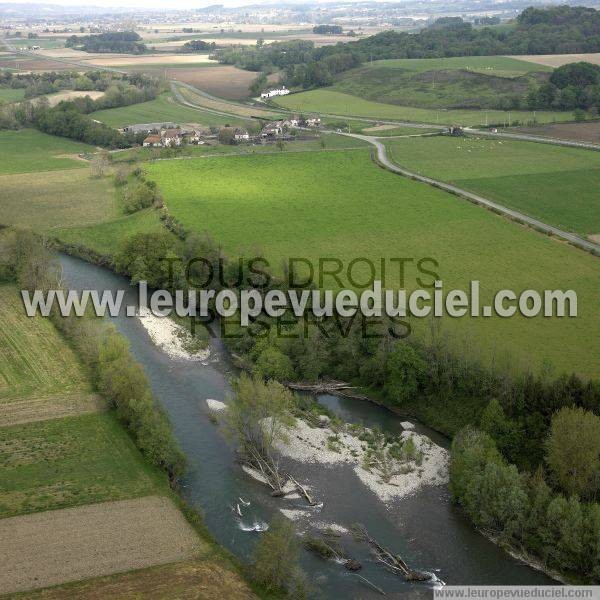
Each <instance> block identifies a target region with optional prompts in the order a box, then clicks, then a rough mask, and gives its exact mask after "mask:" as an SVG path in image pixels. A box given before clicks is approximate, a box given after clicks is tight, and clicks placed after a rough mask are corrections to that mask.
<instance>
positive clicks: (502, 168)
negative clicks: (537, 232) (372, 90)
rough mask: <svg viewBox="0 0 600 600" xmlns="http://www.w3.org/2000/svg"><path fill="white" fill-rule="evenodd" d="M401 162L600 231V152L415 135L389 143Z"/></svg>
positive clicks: (574, 227) (543, 216)
mask: <svg viewBox="0 0 600 600" xmlns="http://www.w3.org/2000/svg"><path fill="white" fill-rule="evenodd" d="M387 146H388V148H389V149H390V154H391V157H392V158H393V159H394V160H395V162H397V163H398V164H399V165H401V166H403V167H406V168H407V169H409V170H412V171H414V172H418V173H420V174H424V175H428V176H430V177H434V178H436V179H440V180H442V181H446V182H448V183H452V184H454V185H457V186H458V187H462V188H465V189H467V190H470V191H473V192H476V193H479V194H481V195H483V196H485V197H487V198H490V199H492V200H495V201H497V202H499V203H500V204H504V205H506V206H509V207H511V208H515V209H517V210H519V211H521V212H524V213H527V214H529V215H531V216H534V217H536V218H538V219H540V220H542V221H545V222H547V223H550V224H552V225H555V226H557V227H560V228H563V229H567V230H570V231H574V232H576V233H579V234H582V235H586V234H596V233H598V232H600V197H599V195H598V189H600V154H599V153H597V152H590V151H588V150H580V149H577V148H567V147H562V146H551V145H549V144H537V143H533V142H519V141H507V140H502V141H497V140H490V139H475V138H471V137H468V138H460V139H456V138H451V137H435V138H411V139H403V140H393V141H389V142H388V143H387Z"/></svg>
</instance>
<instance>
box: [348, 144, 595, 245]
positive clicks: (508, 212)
mask: <svg viewBox="0 0 600 600" xmlns="http://www.w3.org/2000/svg"><path fill="white" fill-rule="evenodd" d="M342 135H346V136H350V137H354V138H357V139H360V140H364V141H366V142H368V143H369V144H372V145H373V146H375V148H376V149H377V160H378V161H379V163H380V164H382V165H383V166H384V167H385V168H386V169H389V170H390V171H393V172H394V173H398V174H399V175H403V176H404V177H409V178H411V179H415V180H417V181H421V182H423V183H427V184H429V185H431V186H434V187H436V188H440V189H442V190H445V191H447V192H450V193H451V194H455V195H456V196H460V197H461V198H465V199H466V200H469V201H470V202H474V203H475V204H479V205H481V206H485V207H487V208H490V209H492V210H493V211H495V212H497V213H500V214H502V215H505V216H507V217H510V218H511V219H515V220H516V221H519V222H520V223H524V224H525V225H529V226H531V227H534V228H535V229H537V230H539V231H543V232H544V233H548V234H551V235H555V236H556V237H559V238H561V239H563V240H566V241H567V242H570V243H571V244H573V245H574V246H577V247H578V248H581V249H583V250H587V251H588V252H591V253H592V254H596V255H599V256H600V245H599V244H595V243H594V242H591V241H589V240H586V239H584V238H582V237H579V236H578V235H576V234H574V233H570V232H568V231H563V230H562V229H559V228H558V227H554V226H553V225H548V224H547V223H544V222H543V221H538V220H537V219H534V218H533V217H530V216H528V215H525V214H523V213H521V212H519V211H517V210H513V209H512V208H507V207H506V206H503V205H502V204H498V203H497V202H493V201H492V200H489V199H488V198H484V197H483V196H480V195H478V194H474V193H472V192H469V191H467V190H463V189H462V188H459V187H456V186H455V185H451V184H449V183H444V182H443V181H438V180H437V179H432V178H431V177H425V176H424V175H419V174H417V173H413V172H411V171H407V170H406V169H403V168H402V167H399V166H398V165H396V164H395V163H393V162H392V161H391V160H390V158H389V157H388V155H387V150H386V147H385V146H384V144H383V143H382V142H380V141H379V140H378V139H377V138H375V137H372V136H369V135H360V134H358V133H343V134H342Z"/></svg>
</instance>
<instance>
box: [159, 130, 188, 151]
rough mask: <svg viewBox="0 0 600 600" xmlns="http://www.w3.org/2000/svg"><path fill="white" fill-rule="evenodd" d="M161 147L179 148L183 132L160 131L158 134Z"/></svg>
mask: <svg viewBox="0 0 600 600" xmlns="http://www.w3.org/2000/svg"><path fill="white" fill-rule="evenodd" d="M160 137H161V139H162V143H163V146H167V147H171V146H181V140H182V139H183V132H182V131H181V129H162V130H161V132H160Z"/></svg>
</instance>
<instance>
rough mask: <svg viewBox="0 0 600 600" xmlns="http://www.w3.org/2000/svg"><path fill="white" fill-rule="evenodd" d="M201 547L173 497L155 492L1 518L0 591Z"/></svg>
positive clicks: (181, 556)
mask: <svg viewBox="0 0 600 600" xmlns="http://www.w3.org/2000/svg"><path fill="white" fill-rule="evenodd" d="M204 547H205V545H204V544H203V543H201V542H200V541H199V540H198V537H197V536H196V534H195V532H194V530H193V529H192V528H191V526H190V524H189V523H188V522H187V521H186V520H185V518H184V517H183V515H182V514H181V513H180V512H179V511H178V510H177V508H176V506H175V505H174V504H173V502H172V501H171V500H169V499H168V498H161V497H156V496H151V497H146V498H136V499H134V500H123V501H119V502H104V503H100V504H93V505H90V506H80V507H76V508H66V509H63V510H55V511H49V512H44V513H38V514H31V515H24V516H21V517H13V518H10V519H2V520H0V551H1V552H2V555H3V556H4V557H5V559H4V560H3V565H2V566H3V569H2V572H1V573H0V593H2V592H18V591H22V590H28V589H31V588H40V587H46V586H52V585H56V584H61V583H64V582H66V581H78V580H81V579H85V578H89V577H94V576H99V575H109V574H112V573H115V572H117V573H118V572H122V571H128V570H132V569H140V568H144V567H149V566H153V565H157V564H159V565H160V564H164V563H170V562H173V561H178V560H179V561H180V560H186V559H187V560H189V559H191V558H193V557H196V556H198V555H199V554H200V552H201V551H202V550H204V549H205V548H204ZM66 597H71V598H72V597H78V596H73V595H67V596H66ZM107 597H115V596H114V594H110V593H108V594H107Z"/></svg>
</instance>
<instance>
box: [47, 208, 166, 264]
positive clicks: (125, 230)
mask: <svg viewBox="0 0 600 600" xmlns="http://www.w3.org/2000/svg"><path fill="white" fill-rule="evenodd" d="M143 231H164V227H163V225H162V223H161V222H160V220H159V218H158V213H157V211H155V210H152V209H146V210H142V211H140V212H137V213H134V214H132V215H127V216H123V217H119V218H117V219H113V220H111V221H106V222H104V223H100V224H98V225H93V226H88V227H69V228H64V229H55V230H53V231H52V232H51V234H52V235H53V236H56V237H57V238H59V239H60V240H61V241H63V242H66V243H68V244H79V245H83V246H86V247H87V248H92V249H93V250H96V251H97V252H100V253H101V254H107V255H112V254H114V252H115V250H117V249H118V248H119V247H120V246H121V244H122V242H123V240H125V239H127V238H128V237H130V236H132V235H135V234H136V233H140V232H143Z"/></svg>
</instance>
